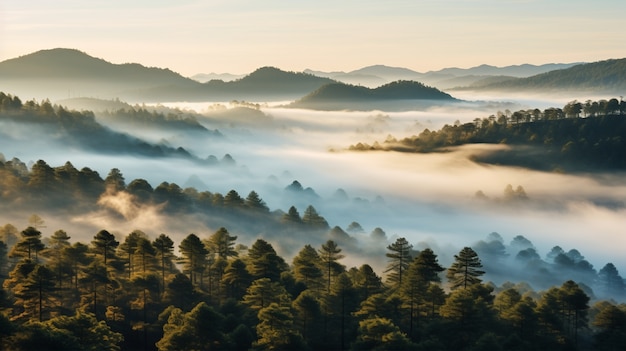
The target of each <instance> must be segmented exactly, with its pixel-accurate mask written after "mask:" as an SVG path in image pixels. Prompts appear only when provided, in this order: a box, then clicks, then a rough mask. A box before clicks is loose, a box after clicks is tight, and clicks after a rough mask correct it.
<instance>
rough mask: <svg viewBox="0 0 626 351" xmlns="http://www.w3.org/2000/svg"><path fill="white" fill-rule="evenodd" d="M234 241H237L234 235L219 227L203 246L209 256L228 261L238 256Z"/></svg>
mask: <svg viewBox="0 0 626 351" xmlns="http://www.w3.org/2000/svg"><path fill="white" fill-rule="evenodd" d="M235 240H237V236H236V235H230V233H228V230H227V229H226V228H224V227H221V228H220V229H218V230H217V231H216V232H215V233H213V234H212V235H211V236H210V237H209V239H208V240H207V241H206V242H205V244H206V247H207V249H208V250H209V253H210V254H212V255H215V256H216V257H219V258H221V259H223V260H228V259H229V258H231V257H237V255H238V252H237V251H236V250H235Z"/></svg>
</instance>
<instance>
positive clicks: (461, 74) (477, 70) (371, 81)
mask: <svg viewBox="0 0 626 351" xmlns="http://www.w3.org/2000/svg"><path fill="white" fill-rule="evenodd" d="M577 64H578V63H549V64H544V65H531V64H522V65H512V66H504V67H496V66H491V65H486V64H483V65H480V66H476V67H471V68H456V67H451V68H444V69H441V70H438V71H428V72H417V71H414V70H410V69H407V68H403V67H391V66H385V65H373V66H367V67H363V68H360V69H357V70H354V71H350V72H322V71H314V70H310V69H307V70H305V72H308V73H312V74H315V75H318V76H323V77H328V78H332V79H336V80H338V81H341V82H343V83H347V84H353V85H364V86H367V87H377V86H380V85H383V84H386V83H390V82H392V81H397V80H416V81H420V82H423V83H425V84H428V85H431V86H434V87H436V88H438V89H449V88H454V87H459V86H468V85H471V84H473V83H475V82H479V81H482V80H484V79H487V78H491V77H494V76H498V77H512V78H520V77H529V76H533V75H537V74H541V73H545V72H549V71H552V70H557V69H565V68H569V67H572V66H574V65H577Z"/></svg>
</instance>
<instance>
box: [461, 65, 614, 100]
mask: <svg viewBox="0 0 626 351" xmlns="http://www.w3.org/2000/svg"><path fill="white" fill-rule="evenodd" d="M467 89H477V90H516V91H519V90H526V91H542V90H543V91H545V90H559V91H567V90H579V91H580V90H588V91H591V92H596V93H598V92H602V93H605V92H608V93H618V94H619V93H620V92H623V91H625V90H626V58H624V59H613V60H605V61H599V62H592V63H585V64H580V65H576V66H572V67H570V68H566V69H561V70H554V71H549V72H545V73H542V74H538V75H534V76H531V77H527V78H517V79H507V80H504V81H500V82H493V83H491V84H484V85H481V86H471V85H470V86H469V87H467Z"/></svg>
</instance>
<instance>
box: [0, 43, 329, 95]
mask: <svg viewBox="0 0 626 351" xmlns="http://www.w3.org/2000/svg"><path fill="white" fill-rule="evenodd" d="M0 80H2V82H3V89H5V90H7V91H10V92H11V93H13V94H16V95H21V96H28V97H31V96H33V95H38V97H39V98H41V99H44V98H51V99H54V100H57V99H64V98H70V97H76V96H87V97H99V98H108V99H112V98H122V99H124V100H127V101H230V100H252V101H255V100H268V99H277V100H287V99H297V98H299V97H302V96H303V95H306V94H308V93H310V92H311V91H313V90H315V89H317V88H319V87H320V86H322V85H324V84H328V83H333V82H335V81H334V80H332V79H329V78H323V77H317V76H313V75H310V74H306V73H295V72H286V71H282V70H280V69H278V68H275V67H262V68H259V69H257V70H256V71H254V72H252V73H250V74H248V75H246V76H244V77H243V78H240V79H236V80H234V81H230V82H224V81H221V80H212V81H209V82H207V83H200V82H197V81H195V80H193V79H190V78H186V77H183V76H182V75H180V74H178V73H175V72H173V71H171V70H169V69H161V68H153V67H145V66H142V65H140V64H137V63H132V64H130V63H129V64H113V63H110V62H107V61H105V60H103V59H99V58H95V57H92V56H89V55H88V54H86V53H84V52H81V51H79V50H75V49H50V50H41V51H37V52H35V53H32V54H28V55H24V56H21V57H18V58H14V59H9V60H5V61H3V62H0Z"/></svg>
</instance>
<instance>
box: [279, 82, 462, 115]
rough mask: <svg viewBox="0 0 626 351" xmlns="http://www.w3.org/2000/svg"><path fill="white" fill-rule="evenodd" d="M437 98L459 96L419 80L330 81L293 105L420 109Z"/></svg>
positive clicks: (303, 106)
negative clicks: (362, 83)
mask: <svg viewBox="0 0 626 351" xmlns="http://www.w3.org/2000/svg"><path fill="white" fill-rule="evenodd" d="M434 101H436V102H437V103H441V102H454V101H457V100H456V99H455V98H453V97H452V96H450V95H449V94H447V93H444V92H442V91H440V90H438V89H436V88H432V87H428V86H425V85H424V84H422V83H420V82H415V81H396V82H392V83H389V84H385V85H383V86H380V87H378V88H375V89H370V88H367V87H363V86H355V85H348V84H342V83H335V84H328V85H324V86H323V87H321V88H319V89H317V90H316V91H314V92H312V93H310V94H308V95H306V96H304V97H303V98H301V99H299V100H297V101H295V102H294V103H292V104H290V105H289V106H290V107H295V108H308V109H318V110H340V109H352V110H362V109H374V108H381V107H385V108H386V109H405V108H407V107H409V108H416V107H417V108H419V107H424V106H426V105H431V104H432V103H433V102H434Z"/></svg>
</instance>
